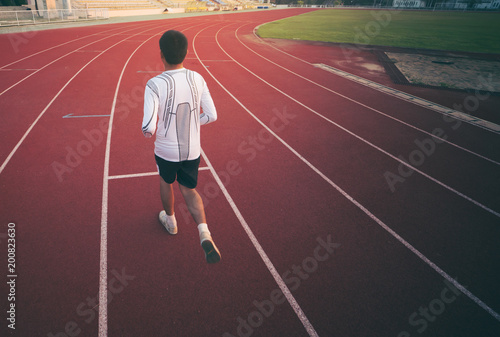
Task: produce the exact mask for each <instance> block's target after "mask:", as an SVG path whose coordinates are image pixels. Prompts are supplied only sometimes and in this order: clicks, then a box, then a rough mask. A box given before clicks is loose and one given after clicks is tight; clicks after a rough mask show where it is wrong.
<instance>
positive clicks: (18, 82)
mask: <svg viewBox="0 0 500 337" xmlns="http://www.w3.org/2000/svg"><path fill="white" fill-rule="evenodd" d="M148 26H151V25H148ZM144 27H147V26H144ZM136 28H137V27H134V28H132V29H128V30H127V31H131V30H134V29H136ZM116 35H121V33H116V34H113V35H107V36H105V37H103V38H102V39H100V40H97V41H93V42H90V43H89V44H86V45H85V46H83V47H80V48H78V49H75V50H73V51H71V52H69V53H67V54H64V55H63V56H61V57H58V58H57V59H55V60H53V61H51V62H49V63H47V64H46V65H44V66H43V67H41V68H40V69H37V70H36V71H34V72H32V73H31V74H29V75H27V76H26V77H24V78H22V79H21V80H19V81H17V82H16V83H14V84H13V85H11V86H10V87H8V88H7V89H5V90H4V91H2V92H1V93H0V96H2V95H3V94H5V93H6V92H7V91H9V90H10V89H12V88H14V87H15V86H16V85H18V84H20V83H21V82H23V81H25V80H26V79H28V78H30V77H31V76H33V75H35V74H36V73H38V72H39V71H41V70H43V69H45V68H47V67H48V66H50V65H51V64H53V63H55V62H57V61H59V60H60V59H63V58H65V57H66V56H68V55H71V54H73V53H77V52H78V51H79V50H80V49H82V48H85V47H87V46H90V45H92V44H94V43H97V42H100V41H102V40H106V39H109V38H111V37H113V36H116ZM106 50H107V49H106ZM106 50H104V51H102V52H100V53H99V54H98V55H97V56H99V55H101V54H102V53H104V52H105V51H106Z"/></svg>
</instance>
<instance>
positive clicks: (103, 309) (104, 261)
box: [98, 26, 163, 337]
mask: <svg viewBox="0 0 500 337" xmlns="http://www.w3.org/2000/svg"><path fill="white" fill-rule="evenodd" d="M153 29H158V26H156V27H155V28H151V29H147V30H145V31H143V32H141V33H137V34H136V35H139V34H142V33H145V32H147V31H150V30H153ZM162 31H163V30H162ZM160 33H161V32H159V33H154V34H153V35H151V36H150V37H149V38H148V39H146V40H144V41H143V42H142V43H141V44H140V45H139V46H138V47H137V48H136V49H135V50H134V51H133V52H132V53H131V54H130V56H129V58H128V59H127V61H126V62H125V64H124V66H123V68H122V71H121V73H120V77H119V78H118V83H117V84H116V89H115V95H114V97H113V105H112V108H111V113H110V117H109V124H108V133H107V137H106V152H105V155H104V173H103V177H102V208H101V243H100V248H99V249H100V253H99V335H98V336H99V337H107V335H108V251H107V250H108V191H109V190H108V183H109V156H110V152H111V133H112V131H113V120H114V116H115V108H116V102H117V100H118V91H119V90H120V85H121V82H122V79H123V74H124V73H125V69H126V68H127V65H128V63H129V62H130V60H131V59H132V56H134V55H135V53H136V52H137V51H138V50H139V48H141V47H142V46H143V45H144V44H145V43H146V42H148V41H149V40H151V39H152V38H153V37H155V36H157V35H158V34H160ZM132 36H135V35H132ZM132 36H129V37H126V38H125V39H123V40H122V41H124V40H127V39H129V38H130V37H132Z"/></svg>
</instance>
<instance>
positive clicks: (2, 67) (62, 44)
mask: <svg viewBox="0 0 500 337" xmlns="http://www.w3.org/2000/svg"><path fill="white" fill-rule="evenodd" d="M119 29H121V27H119V28H115V29H110V30H109V31H108V32H112V31H114V30H119ZM19 34H22V33H19ZM100 34H101V32H99V33H95V34H90V35H85V36H82V37H79V38H77V39H73V40H70V41H67V42H64V43H61V44H58V45H56V46H53V47H50V48H47V49H44V50H41V51H39V52H36V53H34V54H31V55H28V56H26V57H23V58H21V59H19V60H16V61H14V62H11V63H9V64H6V65H4V66H1V67H0V70H4V68H7V67H8V66H10V65H13V64H16V63H18V62H21V61H23V60H26V59H29V58H30V57H33V56H36V55H38V54H42V53H45V52H46V51H49V50H52V49H55V48H58V47H61V46H64V45H66V44H68V43H71V42H75V41H78V40H82V39H86V38H88V37H91V36H94V35H100ZM5 70H17V69H5ZM25 70H38V69H25Z"/></svg>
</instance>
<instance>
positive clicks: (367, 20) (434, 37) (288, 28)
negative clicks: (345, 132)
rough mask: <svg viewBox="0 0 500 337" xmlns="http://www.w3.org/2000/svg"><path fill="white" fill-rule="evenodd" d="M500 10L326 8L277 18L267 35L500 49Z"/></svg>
mask: <svg viewBox="0 0 500 337" xmlns="http://www.w3.org/2000/svg"><path fill="white" fill-rule="evenodd" d="M499 31H500V13H494V12H482V13H478V12H474V13H472V12H439V11H438V12H433V11H401V10H389V9H386V10H348V9H324V10H318V11H314V12H310V13H306V14H302V15H298V16H295V17H291V18H287V19H283V20H279V21H275V22H271V23H268V24H265V25H263V26H261V27H259V29H258V34H259V36H261V37H264V38H278V39H294V40H310V41H324V42H339V43H354V44H369V45H380V46H395V47H409V48H425V49H439V50H454V51H468V52H477V53H495V54H497V53H500V34H498V32H499Z"/></svg>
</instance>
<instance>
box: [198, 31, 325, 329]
mask: <svg viewBox="0 0 500 337" xmlns="http://www.w3.org/2000/svg"><path fill="white" fill-rule="evenodd" d="M224 27H227V26H224ZM224 27H223V28H224ZM221 29H222V28H221ZM203 30H205V29H202V30H200V31H199V32H198V33H197V34H196V35H195V36H194V38H193V51H194V54H195V55H196V57H197V59H198V60H199V61H200V63H201V65H202V66H203V67H205V69H206V70H207V72H208V73H209V74H210V76H211V77H212V78H213V79H214V80H215V81H216V82H217V83H218V84H219V85H220V86H221V88H222V89H224V90H225V91H226V92H227V93H228V94H229V95H230V96H231V97H232V98H233V99H234V100H235V101H236V102H238V103H239V104H240V105H241V106H243V105H242V104H241V103H240V102H239V101H238V100H237V99H236V97H234V96H233V95H232V94H231V93H230V92H229V91H228V90H227V89H226V88H225V87H224V86H223V85H222V84H221V83H220V82H219V81H218V80H217V79H216V78H215V76H214V75H212V73H211V72H210V71H209V70H208V68H207V66H205V64H204V63H203V61H202V60H201V59H200V57H199V56H198V53H197V51H196V47H195V41H196V38H197V36H198V35H199V34H200V33H201V32H202V31H203ZM243 107H244V106H243ZM244 108H245V107H244ZM245 110H247V109H246V108H245ZM247 111H248V110H247ZM266 128H267V127H266ZM267 129H268V128H267ZM273 134H274V133H273ZM202 155H203V158H204V159H205V162H206V163H207V165H208V167H209V168H210V171H211V172H212V175H213V176H214V178H215V180H216V181H217V184H218V185H219V187H220V189H221V190H222V193H224V195H225V197H226V199H227V201H228V202H229V205H230V206H231V208H232V209H233V212H234V213H235V214H236V216H237V217H238V220H239V221H240V223H241V225H242V226H243V229H244V230H245V232H246V233H247V235H248V237H249V238H250V241H251V242H252V244H253V245H254V247H255V249H256V250H257V252H258V253H259V255H260V257H261V259H262V261H264V263H265V265H266V267H267V269H268V270H269V272H270V273H271V275H272V276H273V278H274V280H275V282H276V283H277V284H278V286H279V287H280V289H281V291H282V292H283V294H284V295H285V298H286V299H287V301H288V303H289V304H290V306H291V307H292V309H293V311H294V312H295V314H296V315H297V317H298V318H299V319H300V321H301V323H302V325H303V326H304V328H305V329H306V331H307V333H308V334H309V336H310V337H318V333H317V332H316V330H315V329H314V327H313V326H312V324H311V322H309V319H308V318H307V316H306V315H305V313H304V311H303V310H302V308H301V307H300V305H299V304H298V302H297V300H296V299H295V297H293V295H292V293H291V291H290V289H288V287H287V285H286V284H285V282H284V281H283V279H282V278H281V276H280V274H279V273H278V271H277V270H276V268H275V267H274V265H273V263H272V262H271V260H270V259H269V257H268V256H267V254H266V252H265V251H264V249H263V248H262V246H261V245H260V243H259V241H258V240H257V238H256V237H255V235H254V234H253V232H252V230H251V229H250V227H249V226H248V224H247V222H246V221H245V219H244V218H243V216H242V215H241V212H240V211H239V209H238V207H236V204H235V203H234V200H233V198H231V196H230V195H229V193H228V191H227V190H226V187H225V186H224V184H223V183H222V181H221V180H220V178H219V176H218V175H217V172H215V170H214V169H213V166H212V165H211V164H210V161H209V160H208V158H207V157H206V156H205V154H204V152H203V150H202Z"/></svg>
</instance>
